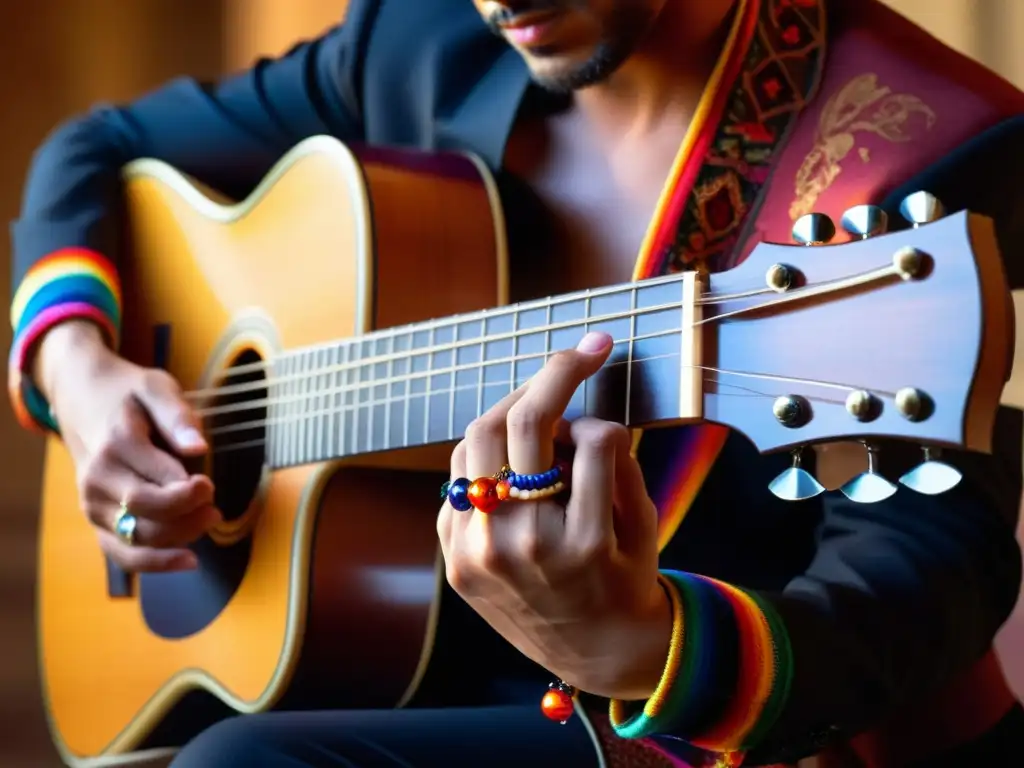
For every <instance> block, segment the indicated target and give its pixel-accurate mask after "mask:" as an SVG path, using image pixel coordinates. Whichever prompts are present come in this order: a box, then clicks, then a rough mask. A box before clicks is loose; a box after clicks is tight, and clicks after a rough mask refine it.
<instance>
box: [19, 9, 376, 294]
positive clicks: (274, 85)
mask: <svg viewBox="0 0 1024 768" xmlns="http://www.w3.org/2000/svg"><path fill="white" fill-rule="evenodd" d="M354 5H355V4H354ZM366 26H367V25H366V24H363V23H355V22H354V21H353V20H352V19H351V17H350V20H349V21H347V22H346V23H345V24H343V25H341V26H338V27H336V28H334V29H333V30H331V31H329V32H328V33H327V34H325V35H324V36H322V37H320V38H318V39H316V40H313V41H310V42H306V43H303V44H301V45H298V46H296V47H295V48H293V49H292V50H290V51H289V52H288V53H287V54H285V55H283V56H282V57H280V58H277V59H273V60H262V61H259V62H258V63H256V64H255V66H253V67H252V68H251V69H249V70H248V71H245V72H243V73H241V74H238V75H236V76H233V77H230V78H228V79H226V80H224V81H222V82H220V83H217V84H204V83H199V82H196V81H195V80H192V79H179V80H175V81H173V82H170V83H168V84H167V85H165V86H163V87H161V88H159V89H157V90H155V91H153V92H152V93H149V94H148V95H146V96H143V97H142V98H140V99H139V100H137V101H135V102H133V103H130V104H127V105H123V106H108V105H104V106H99V107H97V108H95V109H93V110H92V111H90V112H89V113H88V114H85V115H83V116H80V117H77V118H75V119H72V120H70V121H69V122H66V123H64V124H63V125H61V126H59V127H58V128H57V129H56V130H55V131H54V132H53V133H52V134H51V135H50V136H49V137H48V138H47V139H46V141H45V142H44V143H43V144H42V146H41V147H40V148H39V149H38V150H37V152H36V154H35V156H34V158H33V162H32V164H31V167H30V170H29V174H28V181H27V185H26V189H25V194H24V201H23V205H22V209H21V216H20V218H19V219H18V220H17V221H16V222H15V223H14V224H13V227H12V238H13V252H14V258H13V263H14V280H13V286H14V288H15V290H17V288H18V286H19V284H20V283H21V281H22V279H23V277H24V276H25V274H26V272H28V270H29V269H30V268H31V267H32V265H33V264H34V263H36V262H37V261H38V260H39V259H41V258H42V257H44V256H46V255H48V254H51V253H55V252H58V251H60V250H62V249H67V248H72V247H84V248H88V249H90V250H92V251H95V252H97V253H100V254H103V255H104V256H106V257H107V258H109V259H116V240H115V237H116V227H114V226H112V223H111V218H112V216H111V214H112V213H114V211H115V210H116V206H117V202H118V195H119V191H120V172H121V168H122V167H123V166H124V165H125V164H126V163H129V162H131V161H132V160H136V159H138V158H142V157H150V158H155V159H158V160H162V161H164V162H167V163H169V164H170V165H173V166H174V167H176V168H177V169H178V170H180V171H182V172H184V173H186V174H188V175H190V176H193V177H195V178H197V179H199V180H200V181H202V182H203V183H205V184H207V185H209V186H211V187H214V188H216V189H218V190H219V191H221V192H224V193H225V194H229V195H233V196H237V195H242V194H244V193H245V192H246V191H248V190H249V189H251V187H253V186H254V185H255V183H256V182H257V181H258V180H259V178H260V177H261V176H262V175H263V174H264V173H265V172H266V171H267V170H269V168H270V167H271V166H272V165H273V163H274V162H275V161H276V160H278V159H279V158H280V157H281V155H282V154H283V153H285V152H286V151H287V150H288V149H290V148H291V147H292V146H293V145H294V144H296V143H298V142H299V141H301V140H302V139H304V138H307V137H310V136H313V135H316V134H330V135H333V136H336V137H338V138H341V139H344V140H348V141H358V140H359V139H360V138H361V137H362V116H361V114H360V99H359V96H360V94H359V87H358V81H359V70H360V64H361V61H360V59H361V56H360V48H361V45H360V40H359V39H358V37H359V35H360V34H361V33H362V31H363V30H364V29H365V27H366Z"/></svg>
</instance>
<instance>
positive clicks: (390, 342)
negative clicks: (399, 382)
mask: <svg viewBox="0 0 1024 768" xmlns="http://www.w3.org/2000/svg"><path fill="white" fill-rule="evenodd" d="M394 352H395V337H394V336H388V339H387V355H388V362H387V373H386V374H385V375H386V377H387V378H386V380H387V384H385V385H384V397H385V401H384V443H383V445H382V447H383V448H384V449H385V450H387V449H388V448H390V447H391V382H392V381H394V377H395V365H394V359H393V358H392V357H391V356H392V355H394Z"/></svg>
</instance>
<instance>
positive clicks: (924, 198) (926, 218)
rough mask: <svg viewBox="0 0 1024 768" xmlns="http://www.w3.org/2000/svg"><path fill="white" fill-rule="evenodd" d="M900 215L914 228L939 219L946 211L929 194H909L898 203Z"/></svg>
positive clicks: (936, 199) (933, 196)
mask: <svg viewBox="0 0 1024 768" xmlns="http://www.w3.org/2000/svg"><path fill="white" fill-rule="evenodd" d="M900 215H901V216H902V217H903V218H904V219H906V220H907V221H909V222H910V223H911V224H913V225H914V227H915V228H916V227H919V226H921V225H922V224H928V223H929V222H932V221H935V220H936V219H941V218H942V217H943V216H945V215H946V209H945V208H944V207H943V205H942V203H941V202H940V201H939V199H938V198H937V197H935V195H933V194H931V193H930V192H924V191H920V192H911V193H910V194H909V195H907V196H906V197H905V198H903V202H901V203H900Z"/></svg>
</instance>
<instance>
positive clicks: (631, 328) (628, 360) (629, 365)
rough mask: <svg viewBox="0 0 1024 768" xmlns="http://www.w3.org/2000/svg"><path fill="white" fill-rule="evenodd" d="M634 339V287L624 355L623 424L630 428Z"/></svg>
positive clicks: (633, 288)
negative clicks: (624, 396) (624, 391)
mask: <svg viewBox="0 0 1024 768" xmlns="http://www.w3.org/2000/svg"><path fill="white" fill-rule="evenodd" d="M635 339H636V286H633V287H632V288H631V289H630V291H629V351H628V352H627V354H626V404H625V408H626V413H625V415H624V417H623V422H622V423H623V424H625V425H626V426H627V427H628V426H630V424H631V423H632V422H630V420H629V417H630V407H629V405H630V402H631V400H632V395H633V345H634V341H635Z"/></svg>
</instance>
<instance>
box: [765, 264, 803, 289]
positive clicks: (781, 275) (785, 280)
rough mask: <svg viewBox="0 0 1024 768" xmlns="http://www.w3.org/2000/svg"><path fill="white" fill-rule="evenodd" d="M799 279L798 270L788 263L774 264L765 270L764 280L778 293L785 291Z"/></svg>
mask: <svg viewBox="0 0 1024 768" xmlns="http://www.w3.org/2000/svg"><path fill="white" fill-rule="evenodd" d="M796 281H797V272H796V270H795V269H793V268H792V267H791V266H789V265H788V264H772V265H771V266H770V267H768V271H767V272H765V275H764V282H765V285H767V286H768V287H769V288H771V289H772V290H773V291H775V292H776V293H785V292H786V291H788V290H789V289H790V288H792V287H793V285H794V283H796Z"/></svg>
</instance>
